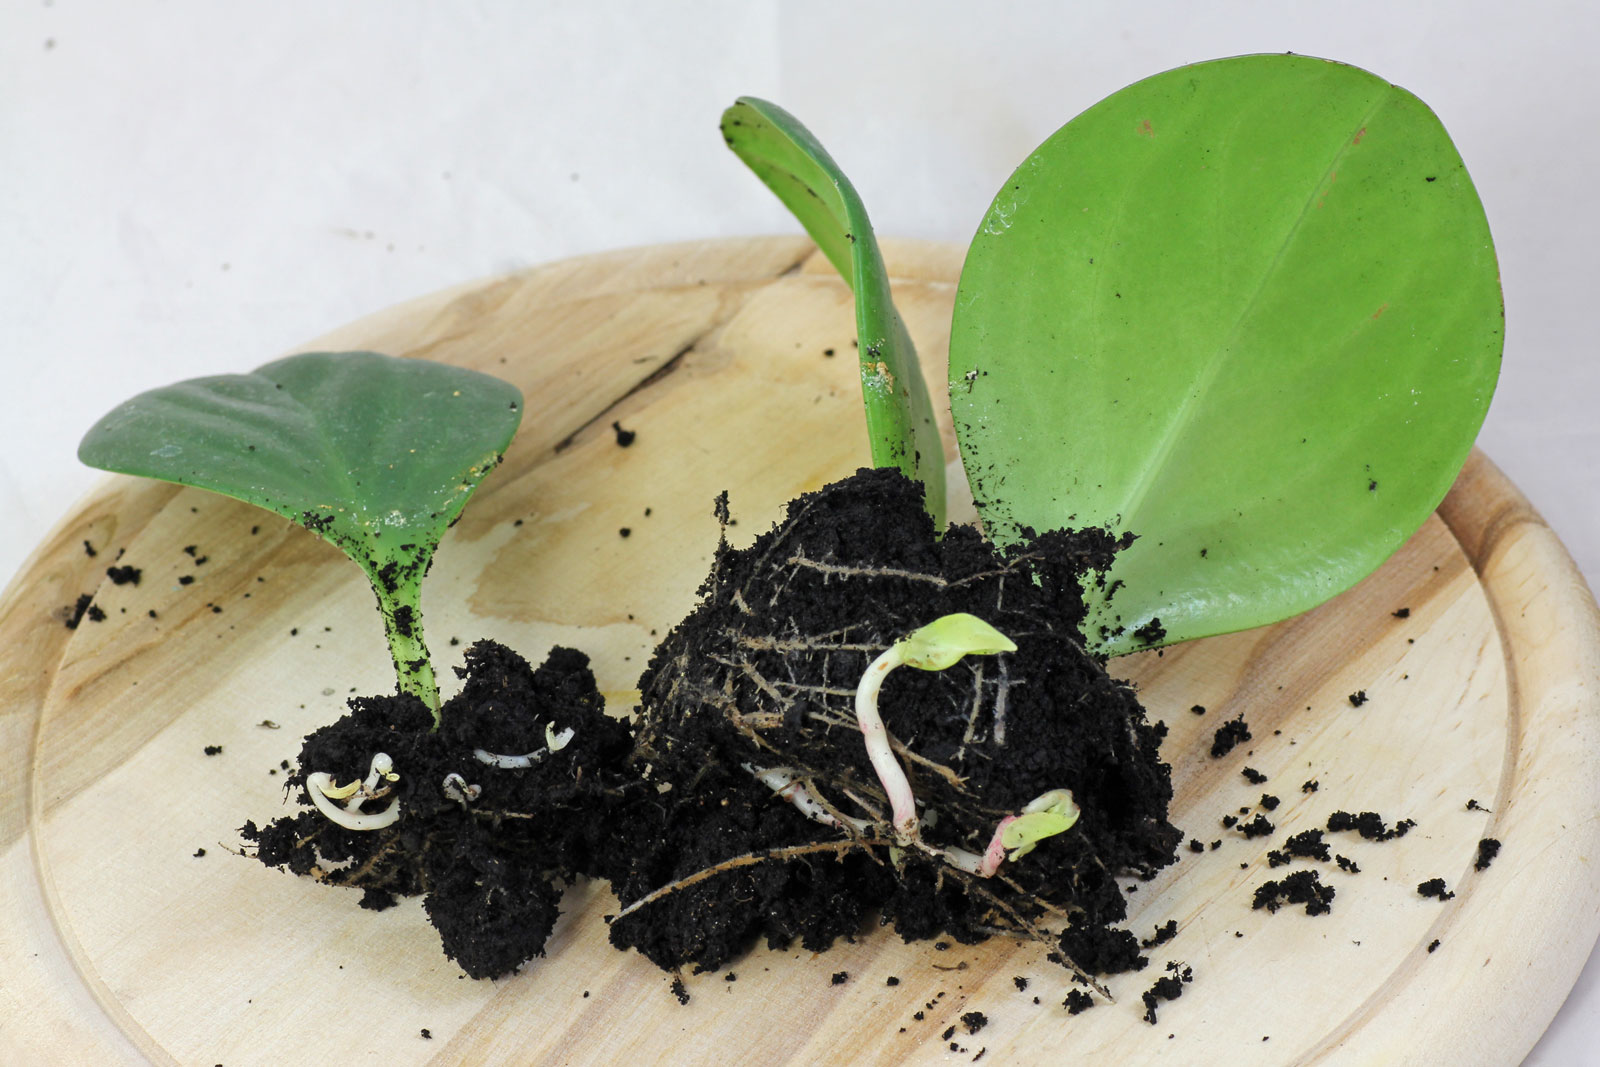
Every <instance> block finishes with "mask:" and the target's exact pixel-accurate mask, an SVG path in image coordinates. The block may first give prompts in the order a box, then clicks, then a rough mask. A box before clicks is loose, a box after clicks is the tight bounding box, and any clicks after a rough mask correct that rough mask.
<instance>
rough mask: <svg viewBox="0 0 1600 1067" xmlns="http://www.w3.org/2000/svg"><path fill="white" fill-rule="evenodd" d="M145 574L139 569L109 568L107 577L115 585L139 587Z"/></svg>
mask: <svg viewBox="0 0 1600 1067" xmlns="http://www.w3.org/2000/svg"><path fill="white" fill-rule="evenodd" d="M143 574H144V572H143V571H141V570H140V569H139V568H138V567H107V568H106V577H107V578H110V579H111V583H112V584H113V585H138V584H139V579H140V577H141V576H143Z"/></svg>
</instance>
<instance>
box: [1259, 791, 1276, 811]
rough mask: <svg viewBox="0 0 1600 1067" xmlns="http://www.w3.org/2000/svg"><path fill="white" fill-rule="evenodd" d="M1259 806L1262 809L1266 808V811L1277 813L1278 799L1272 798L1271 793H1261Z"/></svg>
mask: <svg viewBox="0 0 1600 1067" xmlns="http://www.w3.org/2000/svg"><path fill="white" fill-rule="evenodd" d="M1261 806H1262V807H1263V808H1266V809H1267V810H1268V811H1277V810H1278V798H1277V797H1275V796H1273V795H1272V794H1271V793H1262V794H1261Z"/></svg>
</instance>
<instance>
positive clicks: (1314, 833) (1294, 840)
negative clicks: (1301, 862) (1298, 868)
mask: <svg viewBox="0 0 1600 1067" xmlns="http://www.w3.org/2000/svg"><path fill="white" fill-rule="evenodd" d="M1291 859H1306V860H1322V861H1323V862H1324V863H1326V862H1327V860H1328V845H1327V843H1326V842H1324V841H1323V840H1322V831H1321V830H1302V831H1300V832H1299V833H1298V834H1293V835H1291V836H1290V837H1289V839H1288V840H1287V841H1285V842H1284V843H1283V849H1282V850H1281V851H1280V850H1277V849H1274V850H1273V851H1271V852H1269V853H1267V863H1268V865H1269V866H1272V867H1282V866H1283V865H1284V864H1286V863H1288V862H1289V861H1290V860H1291Z"/></svg>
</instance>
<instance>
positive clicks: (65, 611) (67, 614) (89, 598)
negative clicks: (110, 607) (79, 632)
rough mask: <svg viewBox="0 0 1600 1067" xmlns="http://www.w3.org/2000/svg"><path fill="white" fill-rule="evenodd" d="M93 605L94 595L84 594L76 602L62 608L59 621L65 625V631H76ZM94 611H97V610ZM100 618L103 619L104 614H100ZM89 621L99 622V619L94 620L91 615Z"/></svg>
mask: <svg viewBox="0 0 1600 1067" xmlns="http://www.w3.org/2000/svg"><path fill="white" fill-rule="evenodd" d="M93 603H94V594H93V593H84V594H83V595H81V596H79V597H78V599H77V600H75V601H73V602H72V603H71V604H68V605H67V606H66V607H64V608H62V609H61V611H60V612H59V614H60V616H61V621H62V622H63V623H65V624H66V627H67V629H69V630H76V629H77V628H78V624H79V623H80V622H82V621H83V616H84V615H85V614H86V613H87V612H88V611H89V609H90V607H91V606H92V605H93ZM95 610H96V611H99V609H98V608H96V609H95ZM100 618H101V619H103V618H105V612H103V611H102V612H100ZM89 619H90V621H91V622H99V621H100V619H96V618H95V617H94V616H93V615H90V616H89Z"/></svg>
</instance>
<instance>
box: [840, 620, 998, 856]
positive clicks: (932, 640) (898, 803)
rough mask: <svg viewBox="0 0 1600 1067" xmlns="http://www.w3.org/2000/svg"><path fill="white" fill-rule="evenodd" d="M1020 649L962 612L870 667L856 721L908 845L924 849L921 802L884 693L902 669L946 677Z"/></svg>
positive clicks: (897, 831) (859, 691)
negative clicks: (967, 661)
mask: <svg viewBox="0 0 1600 1067" xmlns="http://www.w3.org/2000/svg"><path fill="white" fill-rule="evenodd" d="M1016 650H1017V646H1016V643H1015V642H1013V641H1012V640H1011V638H1009V637H1007V636H1006V635H1004V634H1002V633H1001V632H1000V631H999V630H996V629H995V628H994V627H993V626H990V625H989V624H988V623H986V622H984V621H983V620H982V619H980V618H978V617H977V616H976V615H968V614H967V613H966V612H957V613H955V614H953V615H945V616H943V617H942V618H938V619H935V620H933V621H932V622H930V623H928V625H926V626H923V627H920V628H919V629H916V630H913V631H912V632H911V633H909V634H907V635H906V636H905V637H903V638H901V639H900V640H898V641H896V642H895V643H894V644H892V645H890V646H889V647H888V648H886V649H884V650H883V651H882V652H881V653H879V654H878V658H877V659H875V660H873V661H872V662H871V663H870V664H868V665H867V669H866V671H865V672H864V673H863V674H862V675H861V682H860V683H859V684H858V685H857V686H856V721H857V722H859V723H860V724H861V736H862V737H864V738H865V739H866V743H867V757H868V758H869V759H870V760H872V769H873V770H875V771H877V772H878V781H879V782H880V783H882V785H883V792H884V795H885V796H887V797H888V798H889V808H890V823H891V827H892V829H893V831H894V836H895V839H896V840H898V841H899V842H900V843H901V844H902V845H910V844H921V835H920V834H918V832H917V829H918V819H917V801H916V797H915V796H914V795H913V794H912V792H911V783H910V782H909V781H908V780H907V779H906V772H905V771H904V770H902V769H901V767H900V761H899V760H897V759H895V755H894V746H893V745H892V744H891V743H890V740H889V731H888V730H887V729H886V728H885V727H884V725H883V719H882V718H881V717H880V716H879V715H878V691H879V690H880V689H882V688H883V681H884V679H885V678H887V677H888V676H889V672H890V671H892V670H894V669H895V668H896V667H900V666H905V667H915V668H917V669H918V670H923V671H942V670H946V669H948V668H950V667H953V666H955V665H956V664H957V663H959V662H960V661H961V658H962V657H963V656H968V655H977V656H993V655H996V654H997V653H1000V652H1015V651H1016Z"/></svg>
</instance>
